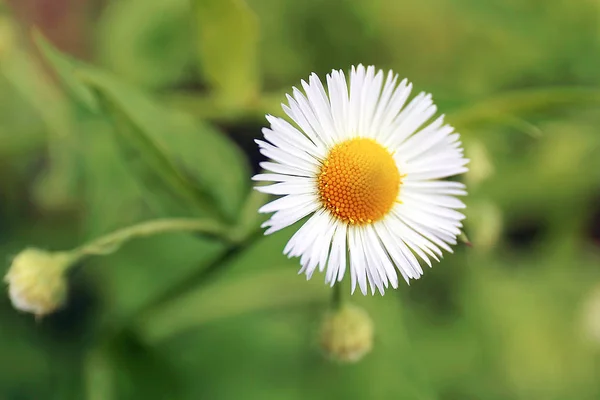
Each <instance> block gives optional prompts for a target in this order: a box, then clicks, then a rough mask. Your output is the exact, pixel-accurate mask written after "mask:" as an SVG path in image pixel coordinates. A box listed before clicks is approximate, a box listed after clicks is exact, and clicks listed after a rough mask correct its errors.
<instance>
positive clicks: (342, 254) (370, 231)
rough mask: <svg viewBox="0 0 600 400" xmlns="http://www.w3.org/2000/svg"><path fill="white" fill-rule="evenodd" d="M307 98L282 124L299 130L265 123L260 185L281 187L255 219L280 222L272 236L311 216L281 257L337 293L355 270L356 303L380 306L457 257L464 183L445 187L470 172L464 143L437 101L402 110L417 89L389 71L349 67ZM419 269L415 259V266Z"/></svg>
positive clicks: (296, 95)
mask: <svg viewBox="0 0 600 400" xmlns="http://www.w3.org/2000/svg"><path fill="white" fill-rule="evenodd" d="M302 87H303V88H304V93H302V92H301V91H300V90H298V89H296V88H293V96H289V95H288V96H287V100H288V102H289V104H288V105H285V104H284V105H283V109H284V111H285V113H286V114H287V115H288V116H289V117H290V118H291V119H292V120H293V121H294V123H295V124H296V126H294V125H292V124H290V123H288V122H286V121H285V120H283V119H281V118H277V117H273V116H270V115H268V116H267V120H268V121H269V123H270V124H271V127H270V128H264V129H263V134H264V137H265V139H266V140H265V141H262V140H257V141H256V143H257V144H258V145H259V147H260V152H261V153H262V154H263V155H264V156H266V157H268V158H269V159H270V160H269V161H267V162H263V163H261V167H262V168H263V169H265V170H266V171H268V173H264V174H259V175H256V176H254V177H253V179H254V180H255V181H268V182H276V183H274V184H271V185H268V186H259V187H256V189H257V190H259V191H261V192H264V193H270V194H274V195H280V196H283V197H280V198H278V199H277V200H275V201H272V202H271V203H268V204H267V205H265V206H263V207H262V208H261V209H260V210H259V211H260V212H263V213H274V214H273V215H272V216H271V218H270V219H269V220H268V221H267V222H265V223H264V224H263V227H268V229H267V230H266V232H265V234H270V233H273V232H276V231H278V230H280V229H283V228H285V227H287V226H289V225H292V224H294V223H296V222H297V221H299V220H301V219H303V218H305V217H307V216H310V218H308V220H307V221H306V223H305V224H304V225H303V226H302V227H300V229H298V231H297V232H296V233H295V234H294V235H293V237H292V238H291V239H290V241H289V242H288V244H287V246H286V247H285V250H284V253H285V254H287V255H288V256H289V257H300V264H301V265H302V268H301V269H300V273H305V274H306V276H307V278H308V279H310V277H311V276H312V275H313V273H314V272H315V270H316V269H317V268H318V269H319V271H320V272H324V271H326V273H325V281H326V282H327V283H329V284H331V286H333V285H334V283H335V282H337V281H341V280H342V279H343V278H344V275H345V274H346V269H347V267H349V269H350V279H351V286H352V289H351V290H352V293H353V292H354V290H355V289H356V286H357V284H358V286H359V287H360V290H361V292H362V293H363V294H366V293H367V287H368V286H370V287H371V292H372V293H375V288H377V289H379V291H380V292H381V294H383V293H384V290H385V289H384V288H387V287H388V286H389V285H391V286H392V287H393V288H397V287H398V274H397V271H399V272H400V274H401V275H402V277H403V278H404V280H406V282H407V283H408V282H409V279H411V278H412V279H418V278H419V277H420V276H421V275H422V274H423V269H422V268H421V265H420V263H419V260H418V258H420V259H421V260H422V261H423V262H425V263H426V264H427V265H429V266H431V259H434V260H436V261H439V258H440V257H442V250H446V251H449V252H452V249H451V248H450V245H454V244H456V237H457V235H459V234H460V228H461V227H462V224H461V221H462V220H463V219H464V216H463V214H461V213H460V212H458V211H456V210H457V209H461V208H464V207H465V205H464V204H463V203H462V202H461V201H460V200H458V199H457V198H456V197H455V196H462V195H466V191H465V186H464V185H463V184H462V183H459V182H453V181H446V180H441V179H442V178H446V177H449V176H452V175H457V174H461V173H463V172H465V171H467V167H466V166H465V165H466V164H467V163H468V160H467V159H466V158H464V156H463V149H462V147H461V142H460V137H459V134H458V133H453V128H452V127H451V126H449V125H447V124H444V121H443V116H440V117H438V118H437V119H435V120H434V121H433V122H431V123H429V124H428V125H425V123H426V122H427V121H428V120H429V119H430V118H431V117H433V115H434V114H435V113H436V110H437V109H436V106H435V105H434V104H433V101H432V99H431V95H429V94H425V93H420V94H418V95H417V96H416V97H415V98H413V99H412V101H410V102H409V103H408V105H406V106H405V103H406V102H407V99H408V97H409V94H410V92H411V89H412V85H411V84H410V83H408V82H407V81H406V79H404V80H403V81H402V82H400V83H399V84H398V75H395V74H394V73H392V72H391V71H390V72H389V73H388V75H387V77H386V78H385V82H384V73H383V71H381V70H380V71H377V72H376V71H375V68H374V67H372V66H371V67H368V68H365V67H363V66H362V65H359V66H358V67H357V68H354V67H352V70H351V72H350V86H349V88H348V85H347V84H346V78H345V76H344V73H343V71H335V70H334V71H332V72H331V74H329V75H327V92H326V91H325V88H324V87H323V85H322V83H321V81H320V80H319V78H318V77H317V75H316V74H312V75H311V76H310V78H309V80H308V83H307V82H305V81H302ZM417 257H418V258H417Z"/></svg>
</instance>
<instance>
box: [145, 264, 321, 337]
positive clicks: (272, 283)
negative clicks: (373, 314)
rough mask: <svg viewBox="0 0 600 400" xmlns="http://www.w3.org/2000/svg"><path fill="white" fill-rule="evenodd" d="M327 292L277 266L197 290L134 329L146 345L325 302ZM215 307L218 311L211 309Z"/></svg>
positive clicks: (161, 307) (169, 303)
mask: <svg viewBox="0 0 600 400" xmlns="http://www.w3.org/2000/svg"><path fill="white" fill-rule="evenodd" d="M329 292H330V288H329V287H328V286H326V285H324V284H323V283H322V282H317V281H316V280H313V281H310V282H307V281H306V280H305V279H302V277H299V276H298V275H297V274H296V273H295V271H294V270H292V269H291V268H283V267H281V266H279V267H278V268H276V269H270V270H267V271H264V272H260V273H255V274H253V275H252V276H249V275H248V274H246V276H243V277H239V278H237V279H233V280H227V281H222V282H219V283H216V284H213V285H211V286H209V287H206V288H203V287H199V288H198V290H194V291H192V292H190V293H188V294H186V295H183V296H181V297H179V298H176V299H174V300H173V301H170V302H167V303H166V304H164V305H160V306H158V308H157V309H153V310H152V311H151V312H149V313H148V314H147V315H146V316H145V317H142V318H141V320H140V324H139V326H138V329H139V330H140V332H141V334H142V335H143V337H144V338H145V340H147V341H149V343H155V342H160V341H162V340H165V339H167V338H169V337H170V336H172V335H175V334H178V333H181V332H182V331H185V330H187V329H191V328H193V327H197V326H199V325H202V324H204V323H207V322H211V321H214V320H219V319H222V318H227V317H232V316H236V315H240V314H244V313H248V312H252V311H258V310H264V309H274V308H281V307H290V306H293V305H299V304H307V303H310V302H315V301H318V302H325V301H326V300H327V296H328V294H329ZM215 304H218V305H219V307H215Z"/></svg>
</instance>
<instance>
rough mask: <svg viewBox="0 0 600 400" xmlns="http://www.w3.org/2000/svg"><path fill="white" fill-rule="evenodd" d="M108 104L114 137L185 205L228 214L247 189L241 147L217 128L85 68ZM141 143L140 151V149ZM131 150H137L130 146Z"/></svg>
mask: <svg viewBox="0 0 600 400" xmlns="http://www.w3.org/2000/svg"><path fill="white" fill-rule="evenodd" d="M82 79H83V80H84V81H85V82H86V83H87V84H89V85H90V86H92V87H94V88H95V90H97V92H98V93H99V94H100V97H101V98H102V99H103V104H105V105H106V107H108V109H109V110H110V111H109V113H110V114H111V115H112V116H113V118H114V122H115V123H116V126H117V127H120V137H121V138H122V139H126V140H128V142H129V143H130V145H131V146H132V147H130V148H129V150H130V154H129V156H130V157H133V158H136V157H139V159H140V160H145V162H146V163H148V164H152V167H151V168H150V169H151V170H152V171H154V172H155V173H156V174H159V175H162V180H164V181H167V180H169V185H170V186H171V187H172V188H173V189H175V190H178V191H179V193H180V194H181V196H182V198H186V199H187V200H186V201H187V202H191V203H188V204H189V205H190V206H194V204H195V207H197V208H198V209H202V210H203V211H204V212H205V213H206V212H208V213H210V214H215V213H216V214H217V215H221V216H222V217H223V218H225V219H228V220H233V219H234V218H235V217H236V215H237V213H238V211H239V208H240V206H241V203H242V201H243V199H244V197H245V195H246V194H247V192H248V188H249V181H248V177H249V172H248V165H247V162H246V159H245V156H244V155H243V153H242V152H241V151H240V150H239V149H238V148H237V147H236V146H235V145H234V144H233V143H232V142H230V141H229V140H227V139H226V138H225V136H223V134H222V133H220V132H218V131H216V130H214V129H212V128H211V127H210V126H209V125H207V124H204V123H201V122H200V121H195V120H193V119H192V118H190V117H188V116H186V115H184V114H176V113H172V112H169V111H168V110H163V109H161V108H160V107H159V106H158V105H156V104H155V103H153V102H152V101H150V100H149V99H148V98H146V97H144V96H143V95H142V94H141V93H139V92H138V91H136V90H135V89H134V88H131V87H129V86H128V85H125V84H122V83H120V82H118V81H116V80H114V79H112V78H111V77H109V76H108V75H106V74H102V73H99V72H96V71H86V72H85V74H83V75H82ZM141 149H144V150H143V151H140V150H141ZM136 150H137V151H136Z"/></svg>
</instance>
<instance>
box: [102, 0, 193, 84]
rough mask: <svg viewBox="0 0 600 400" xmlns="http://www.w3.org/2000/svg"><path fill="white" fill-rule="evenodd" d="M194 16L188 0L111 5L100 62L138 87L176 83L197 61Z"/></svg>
mask: <svg viewBox="0 0 600 400" xmlns="http://www.w3.org/2000/svg"><path fill="white" fill-rule="evenodd" d="M142 10H143V12H142ZM189 15H190V2H189V0H170V1H163V0H126V1H113V2H110V3H108V5H107V7H106V9H105V10H104V11H103V13H102V17H101V19H100V21H99V26H98V35H97V37H98V52H99V56H100V60H101V62H102V63H103V64H105V65H107V66H108V67H109V68H110V69H111V70H112V71H114V72H115V73H117V74H119V75H120V76H123V77H124V78H126V79H127V80H128V81H130V82H133V83H136V84H139V85H144V86H148V87H164V86H166V85H172V84H175V83H177V82H178V81H179V80H180V79H181V78H182V77H183V76H184V75H185V73H186V72H187V67H189V65H190V64H191V62H192V61H193V53H194V48H193V38H192V36H191V35H190V32H191V29H192V27H191V21H190V18H189Z"/></svg>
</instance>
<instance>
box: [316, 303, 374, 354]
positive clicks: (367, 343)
mask: <svg viewBox="0 0 600 400" xmlns="http://www.w3.org/2000/svg"><path fill="white" fill-rule="evenodd" d="M372 347H373V322H372V321H371V318H370V317H369V315H368V314H367V313H366V311H364V310H363V309H362V308H359V307H356V306H353V305H343V306H342V307H341V308H339V309H337V310H332V311H330V312H328V313H327V315H326V316H325V318H324V320H323V325H322V327H321V348H322V349H323V351H324V352H325V353H326V354H327V355H328V356H329V357H331V358H332V359H334V360H336V361H339V362H343V363H353V362H357V361H359V360H360V359H362V358H363V357H364V356H365V355H366V354H367V353H368V352H369V351H371V348H372Z"/></svg>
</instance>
